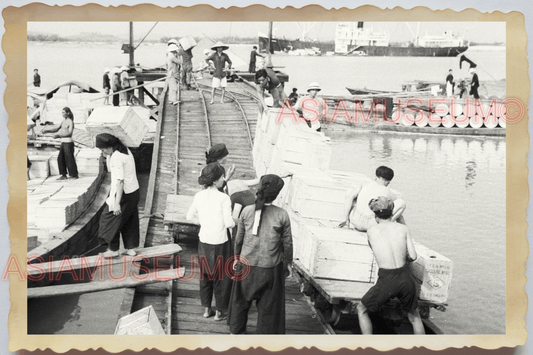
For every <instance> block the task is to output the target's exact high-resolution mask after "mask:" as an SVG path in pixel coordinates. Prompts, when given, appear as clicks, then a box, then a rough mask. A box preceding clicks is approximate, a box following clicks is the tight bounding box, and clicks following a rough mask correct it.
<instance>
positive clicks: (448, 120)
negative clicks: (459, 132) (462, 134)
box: [442, 115, 455, 128]
mask: <svg viewBox="0 0 533 355" xmlns="http://www.w3.org/2000/svg"><path fill="white" fill-rule="evenodd" d="M442 125H443V126H444V127H446V128H452V127H453V126H454V125H455V121H454V118H452V117H451V116H450V115H446V116H444V117H442Z"/></svg>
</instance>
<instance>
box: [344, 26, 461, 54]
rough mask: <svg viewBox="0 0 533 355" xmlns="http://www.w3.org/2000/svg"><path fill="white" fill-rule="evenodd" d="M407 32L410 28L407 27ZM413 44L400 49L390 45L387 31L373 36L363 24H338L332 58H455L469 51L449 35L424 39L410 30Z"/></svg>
mask: <svg viewBox="0 0 533 355" xmlns="http://www.w3.org/2000/svg"><path fill="white" fill-rule="evenodd" d="M407 26H408V27H409V30H411V27H410V26H409V24H407ZM411 33H412V34H413V37H414V39H413V41H411V42H409V43H405V44H402V45H391V44H390V42H389V39H390V36H389V32H388V31H381V32H374V31H373V29H372V27H370V28H365V27H364V24H363V22H357V23H352V22H341V23H338V24H337V27H336V30H335V54H341V55H361V56H372V57H378V56H381V57H455V56H457V55H459V54H461V53H463V52H465V51H466V50H467V49H468V45H465V41H464V39H463V38H462V37H457V36H454V35H453V34H452V32H451V31H445V32H444V33H443V34H442V35H441V36H431V35H427V34H426V35H424V36H422V37H419V36H418V28H417V33H416V34H415V33H414V32H413V31H412V30H411Z"/></svg>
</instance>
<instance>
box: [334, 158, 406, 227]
mask: <svg viewBox="0 0 533 355" xmlns="http://www.w3.org/2000/svg"><path fill="white" fill-rule="evenodd" d="M393 177H394V171H393V170H392V169H391V168H389V167H386V166H380V167H379V168H377V169H376V177H375V179H374V181H365V182H362V183H360V184H358V185H356V186H354V187H351V188H349V189H348V191H347V192H346V199H345V203H344V212H345V214H344V218H345V221H344V222H342V223H341V224H339V227H340V228H343V227H348V228H351V229H357V230H358V231H360V232H366V231H367V230H368V229H369V228H370V227H372V226H374V225H376V223H377V222H376V218H375V215H374V212H373V211H371V210H370V208H369V207H368V203H369V202H370V200H372V199H373V198H376V197H378V196H386V197H388V198H390V199H391V200H392V201H394V205H395V208H394V211H393V212H394V213H393V215H392V217H391V220H392V221H393V222H394V221H398V222H400V223H403V224H405V220H404V218H403V216H402V213H403V211H404V210H405V208H406V206H405V202H404V200H403V199H401V198H399V197H397V196H396V194H394V193H393V192H392V191H391V190H390V189H389V188H388V186H389V184H390V182H391V180H392V178H393Z"/></svg>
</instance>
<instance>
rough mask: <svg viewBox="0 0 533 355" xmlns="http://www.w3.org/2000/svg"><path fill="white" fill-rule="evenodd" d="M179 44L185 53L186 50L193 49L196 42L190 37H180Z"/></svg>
mask: <svg viewBox="0 0 533 355" xmlns="http://www.w3.org/2000/svg"><path fill="white" fill-rule="evenodd" d="M179 42H180V44H181V46H182V47H183V50H185V51H186V50H187V49H190V48H193V47H194V46H196V41H195V40H194V38H193V37H191V36H186V37H182V38H180V39H179Z"/></svg>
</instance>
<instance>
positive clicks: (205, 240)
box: [187, 162, 235, 321]
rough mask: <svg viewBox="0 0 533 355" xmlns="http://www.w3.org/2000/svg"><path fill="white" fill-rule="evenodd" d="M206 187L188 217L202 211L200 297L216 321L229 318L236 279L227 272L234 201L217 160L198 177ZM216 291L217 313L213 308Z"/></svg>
mask: <svg viewBox="0 0 533 355" xmlns="http://www.w3.org/2000/svg"><path fill="white" fill-rule="evenodd" d="M198 183H199V184H200V185H204V187H205V189H204V190H202V191H200V192H198V193H197V194H196V195H195V196H194V200H193V203H192V205H191V207H190V208H189V211H188V212H187V220H193V219H194V216H195V215H198V221H199V223H200V232H199V233H198V236H199V237H200V241H199V243H198V259H199V260H198V261H199V264H200V299H201V303H202V306H203V307H205V312H204V317H206V318H209V317H211V316H213V315H215V318H214V319H215V320H216V321H221V320H224V319H226V315H225V314H226V313H227V309H228V304H229V300H230V294H231V285H232V280H231V278H230V277H228V276H229V275H226V273H225V272H224V269H225V266H226V263H227V262H228V259H230V258H231V257H232V255H233V250H232V246H231V241H230V240H229V239H228V233H227V229H228V228H232V227H234V226H235V221H234V220H233V218H232V216H231V201H230V198H229V196H228V195H226V194H224V193H222V192H220V191H219V190H218V189H219V188H221V187H222V185H223V184H224V169H223V168H222V167H221V166H220V165H219V164H218V163H216V162H214V163H210V164H207V165H206V166H205V167H204V168H203V169H202V172H201V174H200V177H198ZM213 293H214V294H215V301H216V313H215V312H213V310H212V309H211V301H212V299H213Z"/></svg>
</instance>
